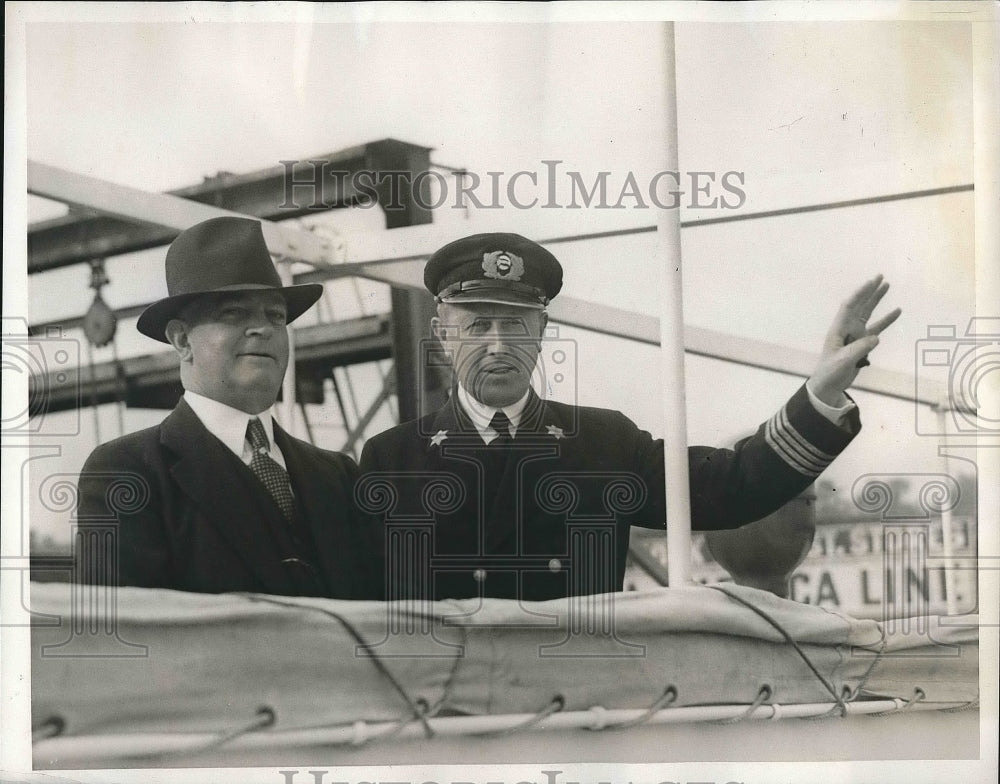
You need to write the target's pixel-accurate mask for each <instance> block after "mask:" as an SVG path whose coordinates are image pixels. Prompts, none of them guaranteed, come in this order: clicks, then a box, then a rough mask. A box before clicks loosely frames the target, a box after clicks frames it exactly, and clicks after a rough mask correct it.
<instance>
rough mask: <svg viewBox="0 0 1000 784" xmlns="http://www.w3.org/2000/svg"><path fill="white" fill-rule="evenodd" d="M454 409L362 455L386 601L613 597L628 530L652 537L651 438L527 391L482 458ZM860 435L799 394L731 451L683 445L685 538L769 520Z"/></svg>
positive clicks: (853, 420) (654, 465) (612, 415)
mask: <svg viewBox="0 0 1000 784" xmlns="http://www.w3.org/2000/svg"><path fill="white" fill-rule="evenodd" d="M456 398H457V396H456V395H454V394H453V395H452V396H451V399H450V401H449V402H448V403H447V404H445V406H444V407H443V408H441V409H440V410H438V411H437V412H436V413H433V414H430V415H428V416H426V417H424V418H422V419H419V420H415V421H412V422H407V423H405V424H401V425H399V426H397V427H394V428H392V429H390V430H387V431H386V432H384V433H381V434H379V435H378V436H375V437H374V438H372V439H370V440H369V441H368V442H367V443H366V445H365V449H364V452H363V453H362V456H361V472H362V478H361V481H360V483H359V485H358V492H357V498H358V501H359V503H360V504H361V506H362V508H364V509H365V510H366V511H367V512H368V513H369V514H370V515H371V519H370V520H369V522H368V524H367V531H368V536H369V542H368V546H369V547H370V548H371V549H372V550H374V551H375V552H376V553H379V552H380V553H382V555H383V558H382V562H383V563H386V564H388V574H387V576H386V578H385V579H386V584H387V585H388V586H389V589H388V594H387V598H405V595H408V596H424V597H428V598H436V599H444V598H465V597H474V596H478V595H483V596H490V597H501V598H521V599H526V600H532V601H538V600H544V599H551V598H556V597H560V596H566V595H579V594H589V593H601V592H607V591H620V590H621V589H622V583H623V579H624V572H625V558H626V554H627V550H628V538H629V527H630V525H638V526H643V527H647V528H665V521H666V497H665V490H664V455H663V441H662V440H654V439H653V438H652V436H651V435H650V434H649V433H647V432H645V431H643V430H640V429H639V428H638V427H637V426H636V425H635V424H634V423H633V422H632V421H631V420H629V419H628V418H627V417H625V416H624V415H623V414H621V413H620V412H617V411H609V410H605V409H598V408H583V407H576V406H569V405H565V404H562V403H555V402H543V401H541V400H540V399H539V398H538V397H537V396H535V395H534V393H531V398H530V400H529V402H528V405H527V406H526V408H525V411H524V414H523V416H522V419H521V422H520V425H519V427H518V429H517V433H516V437H515V439H514V441H513V443H512V444H511V446H509V447H498V448H496V449H495V450H494V451H493V452H491V450H490V446H489V445H485V444H484V443H483V441H482V439H481V437H480V436H479V434H478V433H477V432H476V431H475V429H474V427H473V426H472V424H471V422H470V421H469V420H468V417H467V415H466V414H465V413H464V412H463V411H462V410H461V408H460V406H459V404H458V402H457V399H456ZM859 429H860V421H859V420H858V417H857V413H856V412H854V413H852V414H851V415H850V417H849V422H848V423H847V428H846V429H842V428H841V427H838V426H837V425H834V424H833V423H831V422H830V421H829V420H827V419H825V418H824V417H823V416H822V415H820V414H819V413H818V412H817V411H816V410H815V409H814V408H813V406H812V405H811V404H810V403H809V400H808V395H807V392H806V390H805V387H804V386H803V387H802V388H800V389H799V390H798V392H796V393H795V395H794V396H793V397H792V398H791V399H790V400H789V401H788V402H787V403H786V404H785V406H784V407H783V408H782V409H781V410H780V411H779V412H778V413H777V414H775V415H774V416H773V417H772V418H771V419H770V420H768V421H767V422H765V423H764V424H762V425H761V426H760V428H758V430H757V431H756V433H755V434H754V435H752V436H750V437H749V438H746V439H744V440H743V441H741V442H740V443H738V444H737V445H736V446H735V448H734V449H732V450H729V449H713V448H708V447H691V448H689V449H688V459H689V468H690V481H691V505H692V526H693V528H694V529H696V530H713V529H724V528H735V527H738V526H740V525H743V524H745V523H748V522H751V521H753V520H756V519H759V518H760V517H763V516H764V515H766V514H768V513H770V512H771V511H773V510H774V509H776V508H778V507H779V506H781V505H782V504H784V503H785V502H787V501H788V500H790V499H791V498H793V497H794V496H796V495H797V494H798V493H799V492H800V491H802V490H803V489H804V488H805V487H806V486H807V485H809V484H810V483H811V482H812V481H813V480H814V479H815V478H816V476H817V475H818V474H819V473H820V472H821V471H822V470H823V469H824V468H825V467H826V465H828V464H829V463H830V462H831V461H832V460H833V458H834V457H835V456H836V455H837V454H838V453H839V452H840V451H841V450H842V449H843V448H844V447H845V446H846V445H847V444H848V443H849V442H850V441H851V439H852V438H853V437H854V435H855V434H856V433H857V432H858V430H859ZM497 449H499V452H501V453H502V454H499V453H498V451H497ZM407 531H409V533H407ZM407 537H409V538H407ZM373 557H376V558H377V556H373ZM428 562H429V564H430V565H429V566H428Z"/></svg>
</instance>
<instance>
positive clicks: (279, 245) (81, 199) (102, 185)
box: [28, 161, 333, 272]
mask: <svg viewBox="0 0 1000 784" xmlns="http://www.w3.org/2000/svg"><path fill="white" fill-rule="evenodd" d="M28 192H29V193H33V194H35V195H36V196H45V197H46V198H50V199H56V200H58V201H61V202H63V203H65V204H69V205H71V206H76V207H85V208H87V209H93V210H98V211H99V212H101V213H103V214H105V215H111V216H115V217H120V218H124V219H127V220H129V221H133V222H135V221H138V222H141V223H145V224H149V225H152V226H158V227H166V228H168V229H170V230H171V231H172V235H176V234H178V233H180V232H181V231H183V230H184V229H186V228H188V227H190V226H193V225H194V224H196V223H200V222H201V221H205V220H209V219H210V218H219V217H223V216H229V217H234V218H240V217H242V218H245V217H247V216H246V215H242V214H241V213H238V212H234V211H232V210H223V209H219V208H218V207H212V206H209V205H207V204H200V203H198V202H195V201H189V200H188V199H182V198H180V197H179V196H171V195H169V194H165V193H150V192H148V191H143V190H139V189H138V188H129V187H127V186H125V185H116V184H114V183H109V182H107V181H106V180H99V179H97V178H96V177H87V176H85V175H83V174H77V173H75V172H71V171H67V170H65V169H58V168H56V167H55V166H47V165H46V164H44V163H37V162H36V161H28ZM261 225H262V228H263V231H264V239H265V240H266V242H267V247H268V250H270V251H271V253H272V254H274V255H275V256H278V257H280V258H283V259H287V260H290V261H304V262H307V263H308V264H312V265H313V266H315V267H327V268H328V267H332V263H331V259H332V253H333V248H332V246H331V244H330V242H329V240H326V239H324V238H322V237H319V236H317V235H314V234H312V233H311V232H307V231H303V230H302V229H299V228H293V227H291V226H282V225H281V224H278V223H272V222H270V221H261ZM29 257H30V251H29ZM59 266H63V265H59ZM32 271H38V270H31V269H30V261H29V272H32Z"/></svg>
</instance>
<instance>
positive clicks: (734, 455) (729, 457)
mask: <svg viewBox="0 0 1000 784" xmlns="http://www.w3.org/2000/svg"><path fill="white" fill-rule="evenodd" d="M860 429H861V422H860V419H859V417H858V413H857V410H853V411H851V412H850V413H848V415H847V417H846V420H845V421H844V422H843V424H842V425H839V426H838V425H836V424H834V423H833V422H831V421H830V420H829V419H827V418H826V417H824V416H823V415H822V414H820V413H819V412H818V411H816V409H815V408H813V406H812V405H811V404H810V402H809V397H808V394H807V392H806V389H805V386H804V385H803V386H802V387H800V388H799V390H798V391H797V392H796V393H795V394H794V395H793V396H792V398H791V399H790V400H789V401H788V402H787V403H786V404H785V405H784V406H782V408H781V410H779V411H778V412H777V413H776V414H775V415H774V416H772V417H771V418H770V419H768V420H767V421H766V422H764V423H763V424H762V425H761V426H760V427H759V428H757V431H756V432H755V433H754V434H753V435H752V436H750V437H748V438H745V439H743V440H742V441H740V442H739V443H737V444H736V445H735V447H734V448H733V449H714V448H711V447H703V446H695V447H689V448H688V470H689V473H690V487H691V527H692V528H693V529H694V530H697V531H710V530H720V529H725V528H737V527H739V526H741V525H745V524H746V523H750V522H753V521H754V520H759V519H760V518H761V517H764V516H765V515H768V514H770V513H771V512H773V511H774V510H775V509H778V508H779V507H781V506H783V505H784V504H785V503H787V502H788V501H790V500H791V499H792V498H794V497H795V496H796V495H798V494H799V493H800V492H802V490H804V489H805V488H806V487H808V486H809V485H810V484H811V483H812V482H813V481H815V479H816V477H818V476H819V475H820V473H822V472H823V470H824V469H826V467H827V466H828V465H829V464H830V463H831V462H833V460H834V458H835V457H836V456H837V455H838V454H840V452H842V451H843V450H844V448H845V447H846V446H847V445H848V444H849V443H850V442H851V440H852V439H853V438H854V436H855V435H857V433H858V432H859V431H860ZM637 462H638V465H639V466H640V468H639V470H640V471H641V472H642V474H643V476H644V477H645V478H646V482H647V485H648V486H649V490H650V493H651V495H652V498H653V500H654V503H653V504H652V505H651V509H650V514H647V515H646V516H645V519H643V520H641V521H636V524H637V525H644V526H647V527H651V528H652V527H657V528H658V527H661V526H662V525H663V524H664V521H665V519H666V512H665V510H666V498H665V493H664V492H663V490H661V488H662V487H663V441H662V440H654V439H653V438H652V437H651V436H649V434H648V433H645V432H642V431H640V436H639V438H638V445H637ZM657 477H659V485H658V486H653V485H654V484H655V482H656V481H657ZM660 501H662V503H663V506H662V508H659V502H660ZM657 514H659V515H660V516H659V517H658V518H657V517H656V515H657Z"/></svg>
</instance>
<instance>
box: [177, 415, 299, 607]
mask: <svg viewBox="0 0 1000 784" xmlns="http://www.w3.org/2000/svg"><path fill="white" fill-rule="evenodd" d="M160 433H161V435H160V440H161V442H162V443H163V444H164V445H165V446H166V447H168V448H169V449H170V450H171V451H172V452H173V453H174V454H175V455H177V461H176V462H175V463H174V464H173V465H172V466H171V468H170V473H171V475H172V476H173V478H174V480H175V481H176V482H177V484H178V486H179V487H180V489H181V491H182V492H183V493H184V494H186V495H187V496H188V497H189V498H190V499H191V501H192V503H193V504H194V506H195V507H196V508H197V509H198V510H199V512H200V513H201V514H200V515H199V517H201V518H203V519H204V520H206V521H207V522H208V523H209V524H211V525H214V526H215V527H216V528H217V529H218V531H219V533H220V534H221V535H222V536H223V538H224V539H225V540H226V541H227V542H229V544H230V546H231V547H232V549H233V551H234V552H235V553H236V554H237V555H238V556H239V557H240V559H241V560H243V561H244V563H245V564H246V565H247V567H248V568H249V569H250V570H251V571H252V572H253V573H254V575H256V576H257V577H258V578H259V579H260V580H261V582H262V583H263V585H264V590H266V591H268V592H271V593H290V592H292V590H293V589H294V586H293V585H292V583H291V581H290V579H289V577H288V575H287V573H286V572H285V569H284V567H283V566H282V564H281V559H280V558H279V557H277V556H276V553H278V552H280V549H279V545H278V543H277V542H276V541H275V540H274V538H273V537H272V535H271V533H270V530H269V526H268V525H267V523H266V521H265V520H263V519H262V515H265V514H268V513H269V510H267V508H266V507H265V508H264V509H263V510H262V509H261V507H260V505H258V504H255V503H254V496H253V494H252V493H249V492H247V491H246V489H245V477H244V476H242V475H241V473H240V470H239V465H238V458H237V457H236V456H235V455H233V454H232V452H230V451H229V450H228V449H227V448H226V446H225V445H224V444H223V443H222V442H221V441H219V440H218V439H217V438H216V437H215V436H213V435H212V434H211V433H209V432H208V430H207V429H206V428H205V426H204V425H203V424H202V423H201V420H199V419H198V417H197V415H196V414H195V413H194V411H192V410H191V407H190V406H188V404H187V403H186V402H184V400H183V399H182V400H181V401H180V403H179V404H178V405H177V408H175V409H174V411H173V412H172V413H171V414H170V416H168V417H167V418H166V419H165V420H164V421H163V425H162V427H161V430H160ZM275 513H276V514H277V507H275ZM258 520H259V521H260V523H259V524H254V521H258Z"/></svg>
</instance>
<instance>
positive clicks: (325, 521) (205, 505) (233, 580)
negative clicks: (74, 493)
mask: <svg viewBox="0 0 1000 784" xmlns="http://www.w3.org/2000/svg"><path fill="white" fill-rule="evenodd" d="M274 439H275V442H276V443H277V445H278V447H279V448H280V449H281V452H282V455H283V456H284V459H285V463H286V466H287V469H288V473H289V477H290V479H291V483H292V489H293V492H294V494H295V498H296V502H297V504H298V511H299V514H298V520H297V521H296V523H295V524H294V525H292V524H289V523H288V521H286V520H285V518H284V517H282V515H281V512H280V510H279V509H278V506H277V504H276V503H275V501H274V499H273V498H272V497H271V496H270V495H269V494H268V492H267V490H266V489H265V488H264V486H263V484H262V483H261V482H260V481H259V480H258V479H257V478H256V476H254V474H253V473H252V472H251V470H250V468H249V467H248V466H246V465H245V464H244V463H243V462H242V461H241V460H240V459H239V458H238V457H237V456H236V455H234V454H233V453H232V452H231V451H230V450H229V449H228V448H226V446H225V445H224V444H223V443H222V442H221V441H219V440H218V439H217V438H216V437H215V436H213V435H212V434H211V433H209V432H208V430H207V429H206V428H205V426H204V425H203V424H202V423H201V421H200V420H199V419H198V417H197V415H196V414H195V413H194V411H193V410H192V409H191V408H190V407H189V406H188V404H187V403H186V402H185V401H184V400H183V399H182V400H181V401H180V403H178V405H177V407H176V408H175V409H174V410H173V412H171V413H170V415H169V416H167V418H166V419H165V420H164V421H163V422H162V423H160V424H159V425H157V426H156V427H152V428H149V429H146V430H142V431H139V432H136V433H131V434H129V435H126V436H124V437H122V438H119V439H116V440H114V441H111V442H109V443H107V444H103V445H101V446H99V447H98V448H97V449H95V450H94V452H93V453H92V454H91V455H90V457H89V458H88V459H87V462H86V464H85V465H84V468H83V472H82V473H81V476H80V483H79V502H78V511H77V516H78V520H79V522H80V524H81V526H86V525H87V524H95V523H101V522H102V521H103V522H109V521H115V522H117V548H118V566H117V573H118V578H117V579H118V584H120V585H135V586H145V587H153V588H172V589H176V590H182V591H196V592H202V593H223V592H229V591H255V592H262V593H270V594H283V595H307V596H329V597H335V598H354V596H355V593H357V594H358V595H364V594H366V593H367V594H371V591H370V590H364V589H362V588H361V587H360V585H361V582H360V581H361V580H362V579H363V575H359V574H358V573H356V572H355V571H354V564H355V563H356V559H355V558H354V552H355V548H356V544H355V542H354V540H353V537H354V535H355V533H356V531H355V527H356V525H357V516H356V514H355V512H354V511H353V510H354V506H353V504H352V494H353V485H354V482H355V480H356V478H357V466H356V465H355V463H354V461H353V460H351V458H349V457H346V456H344V455H341V454H339V453H335V452H329V451H326V450H322V449H318V448H317V447H315V446H312V445H310V444H307V443H305V442H303V441H300V440H298V439H296V438H292V437H291V436H289V435H288V434H287V433H285V432H284V431H282V430H281V429H280V428H279V427H278V425H277V423H275V426H274ZM78 549H79V544H78ZM101 568H103V566H102V567H101ZM91 571H92V570H91ZM90 577H91V579H87V577H84V579H85V580H87V581H93V575H92V574H91V575H90Z"/></svg>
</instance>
